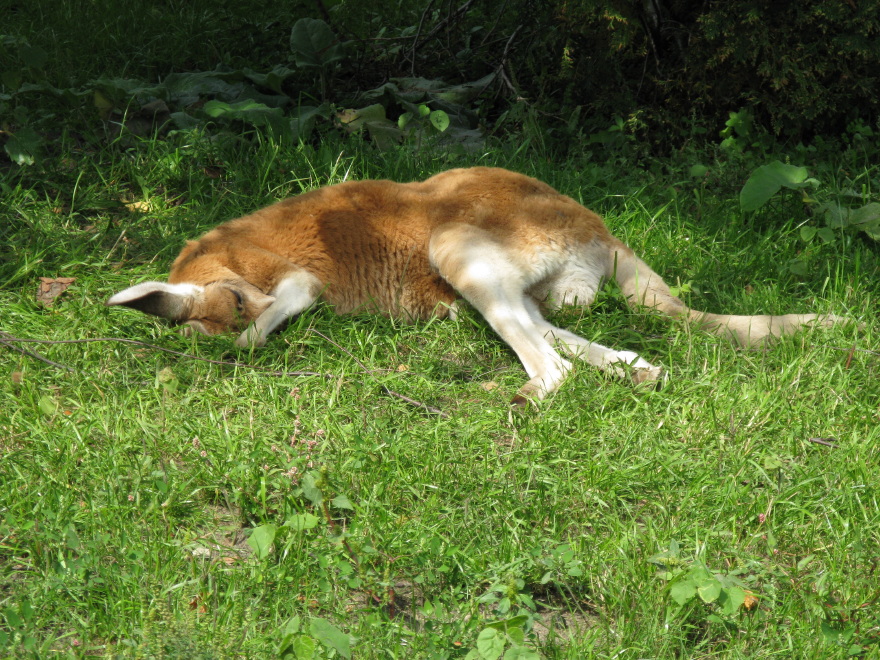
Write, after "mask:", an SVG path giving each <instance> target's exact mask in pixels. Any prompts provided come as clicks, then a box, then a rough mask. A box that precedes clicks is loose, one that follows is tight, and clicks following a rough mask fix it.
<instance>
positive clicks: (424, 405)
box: [308, 328, 449, 417]
mask: <svg viewBox="0 0 880 660" xmlns="http://www.w3.org/2000/svg"><path fill="white" fill-rule="evenodd" d="M308 332H314V333H315V334H316V335H318V336H319V337H321V338H322V339H323V340H324V341H326V342H329V343H331V344H333V345H334V346H335V347H336V348H338V349H339V350H340V351H342V352H343V353H345V354H346V355H348V357H350V358H351V359H352V360H354V361H355V362H357V364H358V366H359V367H360V368H361V369H363V370H364V373H366V374H369V375H370V376H372V377H373V378H375V377H376V372H375V371H373V370H372V369H370V368H369V367H367V366H366V365H365V364H364V363H363V362H361V361H360V360H358V359H357V358H356V357H355V356H354V355H353V354H352V353H351V351H349V350H348V349H347V348H344V347H342V346H340V345H339V344H337V343H336V342H335V341H333V340H332V339H330V337H328V336H327V335H324V334H322V333H320V332H318V331H317V330H315V329H314V328H309V329H308ZM377 382H378V381H377ZM379 387H381V388H382V389H383V390H384V391H385V393H386V394H388V395H389V396H393V397H397V398H398V399H400V400H401V401H406V402H407V403H409V404H410V405H413V406H416V407H417V408H423V409H424V410H427V411H428V412H430V413H434V414H435V415H440V417H449V415H447V414H446V413H445V412H443V411H442V410H440V409H439V408H435V407H434V406H429V405H428V404H427V403H422V402H421V401H416V400H415V399H411V398H409V397H408V396H404V395H403V394H400V393H399V392H395V391H394V390H392V389H390V388H388V387H386V386H385V385H383V384H382V383H379Z"/></svg>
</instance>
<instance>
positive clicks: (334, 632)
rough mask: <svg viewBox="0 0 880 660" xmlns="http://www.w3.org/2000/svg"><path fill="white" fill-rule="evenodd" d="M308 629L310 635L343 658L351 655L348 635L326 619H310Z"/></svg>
mask: <svg viewBox="0 0 880 660" xmlns="http://www.w3.org/2000/svg"><path fill="white" fill-rule="evenodd" d="M309 631H310V632H311V634H312V637H314V638H315V639H317V640H318V641H319V642H321V644H323V645H324V646H326V647H327V648H330V649H333V650H334V651H336V652H337V653H338V654H339V655H341V656H342V657H343V658H350V657H351V647H350V644H351V643H350V641H349V639H348V635H346V634H345V633H344V632H342V631H341V630H340V629H339V628H337V627H336V626H334V625H333V624H332V623H330V622H329V621H327V620H326V619H317V618H316V619H312V620H311V621H310V622H309Z"/></svg>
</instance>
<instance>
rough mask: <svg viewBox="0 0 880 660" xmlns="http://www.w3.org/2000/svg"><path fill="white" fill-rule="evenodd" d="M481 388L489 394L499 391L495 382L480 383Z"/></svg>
mask: <svg viewBox="0 0 880 660" xmlns="http://www.w3.org/2000/svg"><path fill="white" fill-rule="evenodd" d="M480 387H482V388H483V389H484V390H486V391H487V392H491V391H492V390H497V389H498V383H496V382H495V381H494V380H487V381H486V382H484V383H480Z"/></svg>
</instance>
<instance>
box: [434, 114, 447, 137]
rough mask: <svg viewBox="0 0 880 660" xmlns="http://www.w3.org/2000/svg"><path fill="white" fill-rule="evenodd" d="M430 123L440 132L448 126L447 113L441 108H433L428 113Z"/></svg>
mask: <svg viewBox="0 0 880 660" xmlns="http://www.w3.org/2000/svg"><path fill="white" fill-rule="evenodd" d="M430 121H431V125H432V126H434V128H436V129H437V130H438V131H440V132H441V133H442V132H443V131H445V130H446V129H447V128H449V115H447V114H446V113H445V112H443V111H442V110H434V111H433V112H431V115H430Z"/></svg>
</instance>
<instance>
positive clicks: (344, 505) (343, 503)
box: [330, 495, 354, 511]
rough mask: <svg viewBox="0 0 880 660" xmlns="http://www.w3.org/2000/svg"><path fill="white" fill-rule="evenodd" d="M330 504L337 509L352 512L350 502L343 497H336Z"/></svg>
mask: <svg viewBox="0 0 880 660" xmlns="http://www.w3.org/2000/svg"><path fill="white" fill-rule="evenodd" d="M330 503H331V504H332V505H333V506H335V507H336V508H337V509H348V510H349V511H353V510H354V507H353V506H352V505H351V502H350V501H349V500H348V498H347V497H346V496H345V495H337V496H336V497H334V498H333V499H332V500H330Z"/></svg>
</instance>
